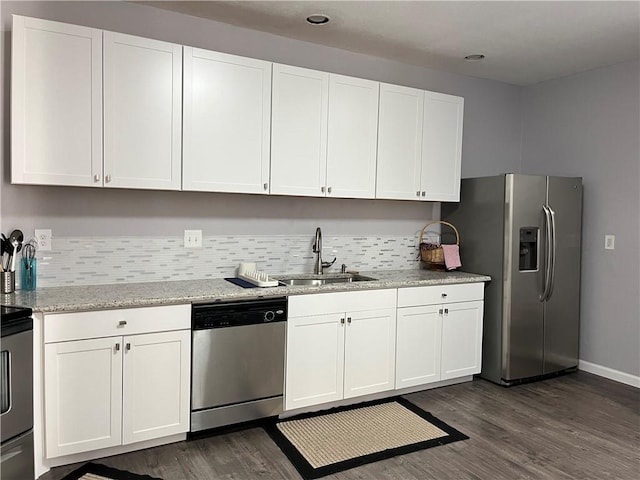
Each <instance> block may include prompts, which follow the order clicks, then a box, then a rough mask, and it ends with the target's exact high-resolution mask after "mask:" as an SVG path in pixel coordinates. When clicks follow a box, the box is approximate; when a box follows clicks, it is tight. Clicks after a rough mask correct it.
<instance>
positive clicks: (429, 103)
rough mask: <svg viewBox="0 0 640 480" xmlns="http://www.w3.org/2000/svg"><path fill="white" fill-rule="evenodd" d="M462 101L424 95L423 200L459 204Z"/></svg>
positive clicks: (444, 96)
mask: <svg viewBox="0 0 640 480" xmlns="http://www.w3.org/2000/svg"><path fill="white" fill-rule="evenodd" d="M463 112H464V98H462V97H455V96H453V95H445V94H443V93H435V92H425V97H424V135H423V138H422V175H421V180H422V181H421V185H422V190H423V191H425V192H426V194H425V199H426V200H432V201H441V202H458V201H460V162H461V159H462V121H463Z"/></svg>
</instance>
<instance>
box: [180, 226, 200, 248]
mask: <svg viewBox="0 0 640 480" xmlns="http://www.w3.org/2000/svg"><path fill="white" fill-rule="evenodd" d="M184 248H202V230H185V231H184Z"/></svg>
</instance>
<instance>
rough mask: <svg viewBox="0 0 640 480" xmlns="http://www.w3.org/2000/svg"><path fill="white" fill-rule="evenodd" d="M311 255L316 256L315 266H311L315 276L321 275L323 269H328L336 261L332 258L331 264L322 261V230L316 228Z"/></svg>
mask: <svg viewBox="0 0 640 480" xmlns="http://www.w3.org/2000/svg"><path fill="white" fill-rule="evenodd" d="M313 253H315V254H316V260H315V265H314V266H313V273H315V274H316V275H322V274H323V273H324V272H323V270H324V269H325V268H329V267H330V266H331V265H333V264H334V263H335V261H336V258H337V257H336V258H334V259H333V260H332V261H331V262H323V261H322V230H320V227H318V228H316V239H315V241H314V242H313Z"/></svg>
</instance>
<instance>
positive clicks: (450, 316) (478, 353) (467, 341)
mask: <svg viewBox="0 0 640 480" xmlns="http://www.w3.org/2000/svg"><path fill="white" fill-rule="evenodd" d="M442 308H443V316H442V365H441V370H440V372H441V379H442V380H448V379H450V378H457V377H463V376H465V375H473V374H476V373H480V369H481V366H482V364H481V362H482V310H483V302H481V301H475V302H460V303H451V304H445V305H443V306H442Z"/></svg>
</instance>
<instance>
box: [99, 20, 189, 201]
mask: <svg viewBox="0 0 640 480" xmlns="http://www.w3.org/2000/svg"><path fill="white" fill-rule="evenodd" d="M181 138H182V46H180V45H174V44H172V43H166V42H160V41H158V40H150V39H146V38H140V37H134V36H131V35H123V34H120V33H113V32H104V177H105V178H104V185H105V186H106V187H126V188H150V189H166V190H179V189H180V184H181V181H180V170H181V154H182V143H181Z"/></svg>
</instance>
